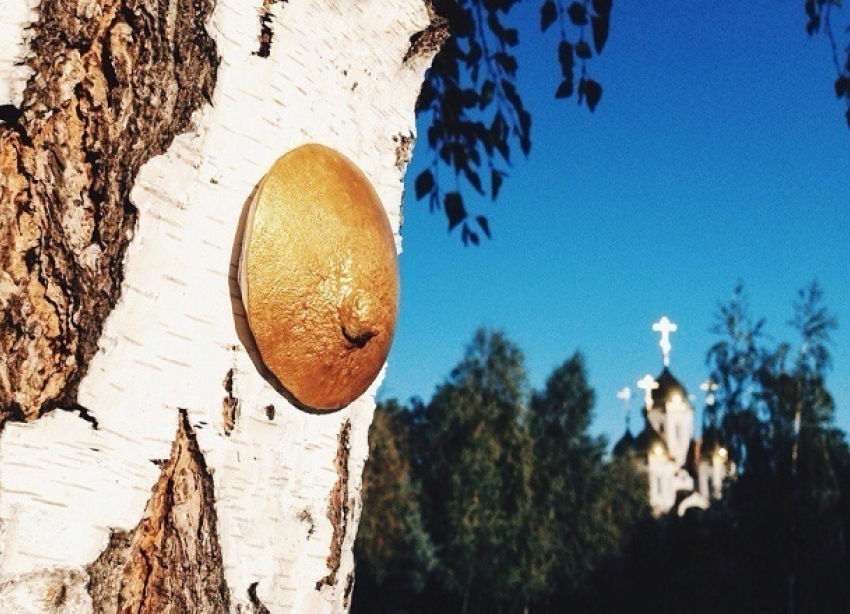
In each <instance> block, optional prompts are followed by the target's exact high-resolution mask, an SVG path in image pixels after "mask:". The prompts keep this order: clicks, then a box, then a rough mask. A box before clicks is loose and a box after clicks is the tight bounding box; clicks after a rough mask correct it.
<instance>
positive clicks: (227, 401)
mask: <svg viewBox="0 0 850 614" xmlns="http://www.w3.org/2000/svg"><path fill="white" fill-rule="evenodd" d="M233 374H234V371H233V369H230V370H229V371H228V372H227V375H226V376H225V378H224V382H223V385H224V393H225V394H224V400H223V401H222V403H221V410H222V415H223V416H224V434H225V435H227V436H228V437H229V436H230V433H232V432H233V427H235V426H236V420H237V419H238V418H239V399H237V398H236V397H235V396H233Z"/></svg>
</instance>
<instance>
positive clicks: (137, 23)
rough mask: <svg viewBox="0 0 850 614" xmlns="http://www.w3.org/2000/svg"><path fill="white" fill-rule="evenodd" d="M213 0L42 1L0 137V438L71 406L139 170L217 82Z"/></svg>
mask: <svg viewBox="0 0 850 614" xmlns="http://www.w3.org/2000/svg"><path fill="white" fill-rule="evenodd" d="M212 8H213V3H212V1H211V0H158V1H155V2H151V1H145V0H86V1H79V2H77V1H73V0H43V2H42V3H41V5H40V7H39V9H38V10H39V20H38V22H37V23H35V24H34V25H33V31H34V35H33V38H32V43H31V53H30V55H29V60H28V64H29V68H30V69H31V70H32V73H33V76H32V78H31V79H30V81H29V83H28V85H27V87H26V90H25V92H24V100H23V104H22V106H21V108H20V110H19V117H18V118H17V121H16V122H14V123H13V124H11V125H9V124H6V125H0V305H2V316H0V317H1V318H2V319H0V425H2V424H3V423H4V422H6V421H7V420H10V419H13V420H28V421H31V420H34V419H36V418H38V417H39V416H40V415H41V414H43V413H44V412H45V411H48V410H49V409H50V408H51V407H52V406H56V405H62V404H67V403H73V402H74V401H75V396H76V388H77V386H78V384H79V381H80V379H81V377H82V376H83V375H84V374H85V371H86V367H87V364H88V362H89V361H90V359H91V358H92V356H93V355H94V353H95V352H96V350H97V344H98V340H99V338H100V335H101V330H102V328H103V322H104V319H105V318H106V316H107V315H108V313H109V312H110V311H111V309H112V307H113V306H114V305H115V303H116V301H117V299H118V295H119V292H120V283H121V279H122V259H123V256H124V253H125V250H126V247H127V244H128V243H129V241H130V238H131V235H132V231H133V227H134V224H135V220H136V209H135V207H134V206H133V204H132V203H131V202H130V199H129V194H130V190H131V189H132V188H133V183H134V181H135V178H136V175H137V173H138V171H139V169H140V168H141V166H142V165H143V164H144V163H145V162H146V161H148V160H149V159H150V158H151V157H153V156H155V155H158V154H160V153H162V152H164V151H165V150H166V149H167V148H168V146H169V145H170V143H171V142H172V140H173V139H174V137H175V136H176V135H178V134H180V133H181V132H184V131H185V130H187V129H188V128H189V127H190V123H191V116H192V113H193V112H194V111H195V110H197V109H198V108H200V107H201V106H202V105H203V104H205V103H206V102H207V101H209V99H210V97H211V95H212V91H213V88H214V86H215V80H216V68H217V65H218V58H217V55H216V49H215V43H214V42H213V40H212V39H211V38H210V36H209V35H208V34H207V32H206V30H205V28H204V23H205V21H206V19H207V18H208V16H209V15H210V13H211V11H212Z"/></svg>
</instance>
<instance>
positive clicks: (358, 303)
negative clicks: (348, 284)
mask: <svg viewBox="0 0 850 614" xmlns="http://www.w3.org/2000/svg"><path fill="white" fill-rule="evenodd" d="M369 303H370V301H369V298H368V297H367V296H366V295H365V293H363V292H354V293H352V294H349V295H347V296H346V297H345V298H344V299H343V300H342V305H340V307H339V323H340V329H341V330H342V336H343V337H345V340H346V341H347V342H348V344H349V345H350V346H351V348H352V349H354V348H358V349H360V348H363V347H364V346H365V345H366V344H367V343H369V340H370V339H371V338H372V337H375V336H377V334H378V331H376V330H374V328H375V327H374V326H373V323H372V321H371V320H372V318H370V317H369V311H370V309H369Z"/></svg>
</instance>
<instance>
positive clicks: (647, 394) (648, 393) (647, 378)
mask: <svg viewBox="0 0 850 614" xmlns="http://www.w3.org/2000/svg"><path fill="white" fill-rule="evenodd" d="M637 385H638V388H640V389H641V390H643V401H644V403H646V409H647V411H649V410H650V409H651V408H652V391H653V390H655V389H656V388H658V382H656V381H655V380H654V379H652V376H651V375H649V374H647V375H644V376H643V379H642V380H640V381H639V382H638V383H637Z"/></svg>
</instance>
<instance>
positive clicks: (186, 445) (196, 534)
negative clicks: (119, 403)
mask: <svg viewBox="0 0 850 614" xmlns="http://www.w3.org/2000/svg"><path fill="white" fill-rule="evenodd" d="M214 504H215V493H214V491H213V480H212V476H211V474H210V471H209V469H208V468H207V466H206V462H205V461H204V457H203V454H202V453H201V450H200V448H199V447H198V442H197V439H196V437H195V432H194V431H193V430H192V426H191V424H189V419H188V416H187V414H186V411H185V410H183V409H181V410H180V423H179V425H178V428H177V435H176V437H175V440H174V443H173V444H172V446H171V457H170V458H169V460H168V461H167V462H166V463H165V464H164V465H163V466H162V473H161V475H160V478H159V480H158V481H157V483H156V484H155V485H154V487H153V490H152V494H151V498H150V499H149V500H148V504H147V507H146V508H145V512H144V515H143V516H142V520H141V522H140V523H139V524H138V526H136V528H135V529H133V530H132V531H129V532H123V531H116V532H113V534H112V536H111V537H110V540H109V546H107V548H106V550H104V551H103V553H102V554H101V555H100V556H99V557H98V558H97V560H96V561H95V562H94V563H92V564H91V565H89V567H88V573H89V594H90V595H91V597H92V602H93V604H94V612H96V613H98V614H99V613H101V612H103V613H105V612H134V613H137V614H155V613H160V612H175V613H177V612H179V613H186V614H189V613H192V612H205V613H207V612H208V613H210V614H217V613H219V612H221V613H224V612H228V611H229V606H230V600H229V592H228V589H227V584H226V583H225V579H224V572H223V567H222V559H221V547H220V545H219V541H218V527H217V519H216V513H215V505H214Z"/></svg>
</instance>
